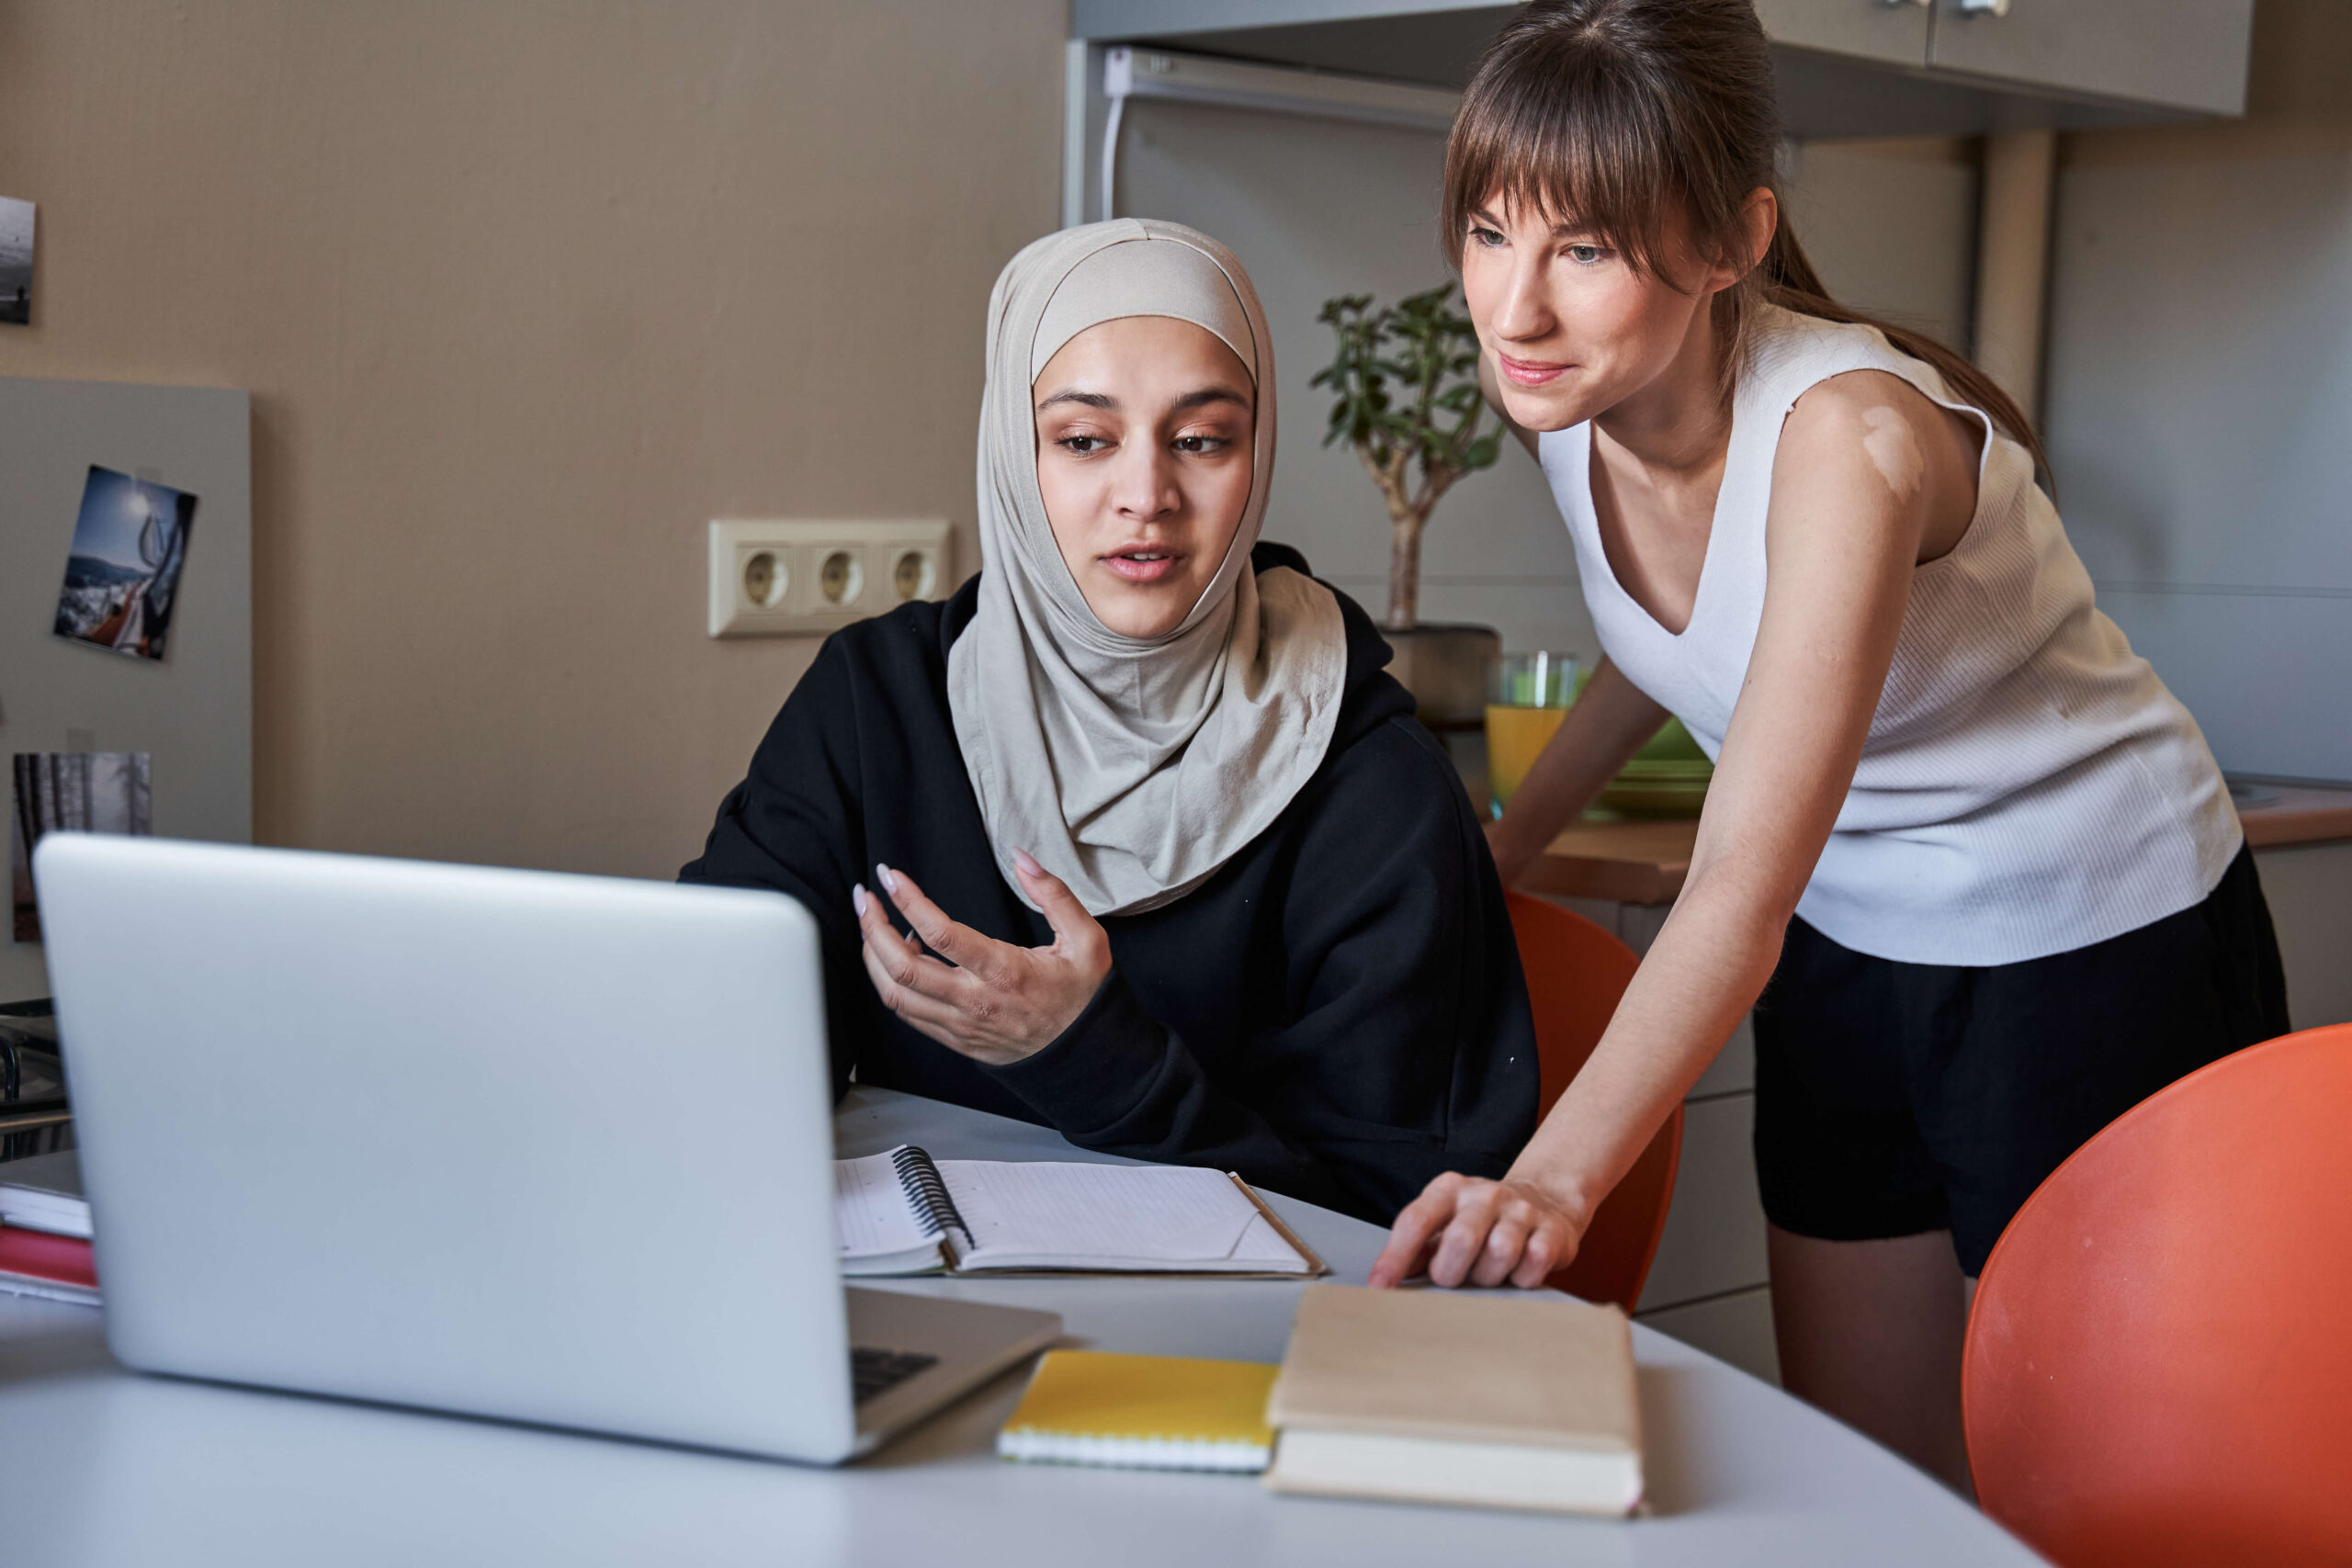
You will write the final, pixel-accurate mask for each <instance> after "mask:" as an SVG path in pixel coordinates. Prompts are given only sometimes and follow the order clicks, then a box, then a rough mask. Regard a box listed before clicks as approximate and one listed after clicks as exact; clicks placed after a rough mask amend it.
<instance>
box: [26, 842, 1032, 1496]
mask: <svg viewBox="0 0 2352 1568" xmlns="http://www.w3.org/2000/svg"><path fill="white" fill-rule="evenodd" d="M33 868H34V874H35V885H36V886H37V888H38V889H39V897H40V916H41V926H42V931H43V932H44V934H45V936H46V939H47V942H48V949H49V952H48V956H49V970H50V976H51V984H52V986H53V987H54V989H55V992H56V1000H57V1012H58V1022H59V1026H60V1030H61V1034H62V1040H63V1044H64V1053H65V1059H66V1074H67V1080H68V1087H69V1089H70V1092H71V1095H72V1100H73V1106H74V1119H75V1131H76V1137H77V1140H78V1142H79V1143H80V1145H81V1161H82V1174H83V1180H84V1183H85V1188H86V1190H87V1192H88V1195H89V1199H90V1202H91V1206H92V1209H93V1211H94V1215H95V1220H96V1231H97V1234H96V1247H97V1269H98V1277H99V1280H100V1282H101V1286H102V1288H103V1290H104V1292H105V1296H106V1326H107V1343H108V1344H109V1345H110V1346H111V1348H113V1350H114V1353H115V1356H116V1357H117V1359H119V1360H121V1361H122V1362H123V1363H124V1364H125V1365H127V1366H130V1367H134V1368H139V1369H141V1370H144V1371H158V1372H175V1373H181V1374H185V1375H187V1376H191V1377H200V1378H213V1379H220V1380H224V1381H228V1382H243V1383H261V1384H266V1385H270V1386H274V1387H279V1388H289V1389H300V1390H303V1391H306V1392H309V1393H329V1394H341V1395H347V1396H351V1397H355V1398H360V1399H368V1400H378V1401H382V1402H385V1403H389V1404H406V1405H421V1406H425V1407H428V1408H434V1409H441V1410H452V1411H464V1412H469V1413H472V1414H478V1415H483V1416H502V1417H506V1418H510V1419H515V1420H522V1421H530V1422H538V1423H545V1424H548V1425H552V1426H559V1427H580V1428H585V1429H589V1430H593V1431H599V1432H611V1433H618V1434H623V1435H627V1436H630V1437H639V1438H656V1439H660V1440H663V1441H669V1442H677V1443H687V1444H694V1445H696V1446H701V1447H707V1448H715V1449H726V1450H736V1451H740V1452H745V1453H753V1454H762V1455H768V1456H773V1457H776V1458H783V1459H794V1460H808V1461H820V1462H831V1461H839V1460H842V1459H846V1458H848V1457H850V1456H852V1455H854V1454H857V1453H861V1452H863V1451H865V1450H867V1449H870V1448H872V1447H873V1446H874V1445H875V1444H876V1443H877V1442H879V1441H880V1440H881V1439H882V1438H885V1437H886V1436H888V1434H890V1433H891V1432H893V1431H895V1430H897V1429H898V1428H900V1427H904V1426H906V1425H907V1424H908V1423H910V1422H912V1421H914V1420H916V1419H918V1418H919V1417H921V1416H924V1415H926V1414H928V1413H930V1412H931V1411H932V1410H933V1409H936V1408H937V1407H938V1406H939V1405H941V1404H944V1403H946V1402H947V1401H949V1400H951V1399H954V1398H955V1397H956V1396H957V1395H959V1394H961V1393H965V1392H966V1391H967V1390H969V1389H971V1388H973V1387H975V1386H977V1385H978V1384H979V1383H980V1382H984V1381H985V1380H987V1379H988V1378H989V1377H991V1376H993V1375H994V1374H996V1373H997V1372H999V1371H1003V1370H1004V1369H1005V1368H1007V1367H1009V1366H1011V1365H1012V1364H1013V1363H1014V1362H1016V1361H1018V1360H1019V1359H1022V1358H1023V1357H1025V1356H1027V1355H1029V1354H1030V1353H1032V1352H1033V1351H1035V1350H1036V1349H1038V1348H1041V1347H1043V1346H1044V1345H1045V1344H1046V1343H1047V1342H1048V1341H1049V1340H1050V1339H1052V1338H1053V1337H1055V1335H1057V1333H1058V1332H1059V1330H1060V1320H1059V1319H1058V1318H1057V1317H1056V1316H1055V1315H1054V1314H1050V1313H1039V1312H1022V1311H1016V1310H1012V1309H1010V1308H1003V1307H990V1306H983V1305H979V1304H977V1303H961V1302H943V1301H935V1300H931V1299H928V1298H925V1297H922V1296H914V1295H908V1294H902V1293H891V1292H878V1291H848V1292H844V1291H843V1290H842V1282H841V1276H840V1271H839V1265H838V1262H837V1248H836V1243H835V1240H834V1231H833V1167H832V1122H831V1086H830V1081H829V1074H828V1069H827V1066H826V1060H827V1053H826V1044H825V1021H824V1004H823V981H822V977H821V974H820V964H819V957H818V942H817V930H816V924H815V922H814V921H813V920H811V919H809V915H808V913H807V911H805V910H803V909H802V908H800V907H799V906H798V905H797V904H796V903H794V902H793V901H792V900H790V899H789V898H786V897H783V896H782V895H780V894H774V893H759V892H749V891H743V890H738V889H729V888H710V887H673V886H663V885H661V884H657V883H647V882H629V881H622V880H618V879H613V878H605V877H592V876H567V875H559V874H552V873H543V872H521V871H500V870H492V869H489V868H485V867H478V866H455V865H435V864H430V863H423V862H413V861H391V860H373V859H366V858H361V857H357V856H350V855H326V854H309V853H298V852H289V851H282V850H256V849H244V848H236V847H230V846H226V845H218V844H194V843H181V842H175V841H172V840H159V839H132V838H113V837H98V836H92V835H87V834H77V833H54V834H51V835H49V836H48V837H46V838H44V839H43V840H41V841H40V846H39V848H38V849H37V850H36V852H35V853H34V857H33Z"/></svg>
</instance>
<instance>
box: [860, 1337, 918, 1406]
mask: <svg viewBox="0 0 2352 1568" xmlns="http://www.w3.org/2000/svg"><path fill="white" fill-rule="evenodd" d="M937 1365H939V1358H938V1357H936V1356H926V1355H924V1354H923V1353H922V1351H920V1350H884V1349H880V1348H876V1347H875V1346H872V1345H853V1346H851V1347H850V1348H849V1385H850V1396H851V1398H852V1399H853V1400H854V1401H855V1403H857V1404H865V1402H866V1401H867V1400H869V1399H872V1398H873V1397H874V1396H875V1395H876V1394H877V1393H887V1392H888V1391H889V1390H891V1389H894V1388H896V1387H898V1386H899V1384H900V1383H902V1382H906V1381H907V1380H908V1379H909V1378H910V1377H912V1376H914V1375H915V1374H916V1373H917V1372H920V1371H923V1370H924V1369H926V1368H929V1367H935V1366H937Z"/></svg>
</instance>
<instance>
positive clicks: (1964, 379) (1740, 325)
mask: <svg viewBox="0 0 2352 1568" xmlns="http://www.w3.org/2000/svg"><path fill="white" fill-rule="evenodd" d="M1780 142H1781V117H1780V106H1779V104H1778V102H1777V101H1776V100H1775V98H1774V96H1773V90H1772V62H1771V57H1770V54H1768V53H1767V52H1766V50H1765V43H1764V28H1763V24H1762V23H1760V22H1758V20H1757V18H1756V11H1755V7H1754V6H1752V5H1751V4H1750V3H1749V0H1534V3H1533V4H1532V5H1530V6H1526V7H1525V8H1524V9H1523V10H1521V12H1520V13H1519V15H1518V16H1516V17H1513V18H1512V19H1511V20H1510V23H1508V24H1507V25H1506V26H1505V27H1504V28H1503V30H1502V31H1501V32H1500V33H1499V34H1498V35H1497V37H1496V39H1495V41H1494V42H1493V43H1492V44H1490V45H1488V46H1487V52H1486V54H1485V55H1484V57H1482V58H1481V59H1480V61H1479V62H1478V71H1477V74H1476V75H1475V76H1474V77H1472V78H1471V81H1470V88H1469V91H1468V92H1467V93H1466V94H1464V96H1463V100H1462V112H1461V113H1460V115H1458V116H1457V117H1456V118H1455V119H1454V122H1453V134H1452V136H1451V137H1449V138H1448V139H1447V141H1446V147H1445V209H1444V221H1445V228H1446V233H1447V239H1446V242H1445V243H1446V247H1447V254H1448V255H1449V256H1450V257H1451V259H1452V260H1453V262H1454V263H1455V264H1456V265H1459V264H1460V262H1461V259H1462V246H1463V244H1464V241H1465V240H1466V239H1467V237H1468V234H1469V229H1470V214H1471V211H1472V209H1475V208H1476V207H1478V206H1479V205H1481V204H1482V203H1484V202H1487V201H1489V200H1494V199H1500V200H1502V201H1503V202H1505V203H1506V204H1507V205H1509V206H1511V207H1513V208H1518V209H1526V210H1532V211H1536V212H1543V213H1547V214H1550V215H1552V216H1553V217H1555V218H1558V219H1573V220H1575V221H1576V222H1577V223H1578V224H1580V225H1583V226H1585V227H1588V228H1589V229H1590V230H1591V231H1592V232H1593V233H1594V235H1595V236H1596V237H1597V238H1600V239H1601V240H1603V241H1605V242H1606V243H1608V244H1609V245H1610V246H1611V247H1612V248H1613V249H1616V250H1618V251H1620V252H1622V253H1623V255H1624V256H1625V258H1626V260H1627V262H1628V263H1629V264H1631V265H1633V266H1634V267H1635V268H1636V269H1637V270H1641V271H1646V272H1653V273H1656V274H1657V276H1661V277H1665V278H1667V279H1668V281H1669V282H1672V281H1673V275H1672V273H1671V272H1670V271H1669V270H1668V267H1667V265H1665V264H1666V261H1667V252H1666V246H1667V236H1668V220H1670V218H1671V217H1672V215H1673V214H1674V212H1675V211H1676V209H1678V208H1679V210H1680V212H1681V214H1682V215H1683V216H1684V218H1686V219H1687V220H1688V222H1689V226H1690V227H1689V237H1690V240H1691V244H1692V246H1693V247H1694V248H1695V249H1696V250H1697V251H1698V253H1699V254H1702V255H1726V254H1736V252H1737V251H1738V249H1739V248H1740V247H1741V246H1742V245H1744V244H1745V243H1746V240H1745V232H1744V225H1743V223H1742V218H1741V215H1742V211H1743V209H1744V206H1745V204H1746V202H1747V196H1748V193H1749V192H1751V191H1753V190H1755V189H1757V188H1758V186H1761V187H1763V188H1765V189H1768V190H1770V191H1771V192H1772V194H1773V196H1774V197H1776V198H1778V197H1781V181H1780V176H1779V171H1778V168H1777V167H1776V164H1775V154H1776V153H1777V152H1779V149H1780ZM1758 300H1762V301H1766V302H1768V303H1770V304H1774V305H1779V306H1781V307H1783V308H1785V309H1787V310H1794V311H1796V312H1798V313H1799V314H1801V315H1806V316H1818V317H1820V318H1822V319H1824V320H1826V321H1850V322H1859V323H1860V324H1862V325H1865V326H1871V327H1876V328H1877V329H1878V330H1879V331H1881V332H1883V333H1885V334H1886V336H1887V341H1888V342H1890V343H1892V344H1894V346H1895V347H1896V348H1898V349H1900V350H1902V351H1903V352H1904V353H1905V354H1907V355H1911V356H1912V357H1913V358H1915V359H1921V360H1925V361H1926V362H1927V363H1928V364H1929V365H1932V366H1934V367H1936V369H1937V370H1938V371H1939V372H1940V373H1941V374H1942V376H1943V378H1944V380H1945V382H1946V383H1947V384H1949V385H1950V386H1951V389H1952V390H1953V391H1954V392H1955V393H1956V394H1958V396H1959V397H1960V399H1961V400H1962V401H1965V402H1968V403H1971V404H1973V405H1974V406H1975V407H1977V408H1980V409H1982V410H1984V411H1985V413H1987V414H1989V415H1990V416H1992V419H1993V422H1994V423H1996V424H1997V425H1999V426H2001V428H2003V429H2004V430H2006V431H2007V432H2008V433H2009V434H2011V435H2012V436H2014V437H2016V438H2017V439H2018V441H2019V442H2021V443H2023V444H2024V445H2025V446H2027V447H2028V448H2030V450H2031V451H2032V453H2033V457H2034V461H2035V463H2036V464H2037V465H2038V466H2040V467H2041V468H2044V469H2045V470H2046V469H2047V468H2048V467H2049V465H2048V462H2047V460H2046V458H2045V457H2044V456H2043V454H2042V450H2041V440H2040V438H2039V437H2038V436H2036V435H2035V434H2034V430H2033V425H2032V423H2031V422H2030V421H2029V420H2028V419H2027V418H2026V416H2025V412H2024V411H2023V410H2021V409H2019V408H2018V405H2017V402H2016V400H2014V399H2012V398H2011V397H2010V396H2009V395H2008V394H2007V392H2004V391H2003V390H2001V389H2000V387H1999V386H1998V385H1996V383H1995V382H1994V380H1993V378H1991V377H1989V376H1987V375H1985V372H1983V371H1982V370H1979V369H1978V368H1977V367H1975V366H1973V365H1972V364H1970V363H1969V362H1968V361H1967V360H1966V359H1964V358H1962V356H1961V355H1958V354H1956V353H1954V352H1953V351H1952V350H1951V349H1949V348H1947V347H1945V346H1944V345H1943V344H1940V343H1938V342H1937V341H1936V340H1935V339H1933V338H1931V337H1928V336H1927V335H1925V334H1924V333H1916V332H1912V331H1910V330H1909V329H1907V328H1905V327H1898V326H1894V325H1893V324H1891V323H1889V322H1886V321H1879V320H1877V319H1876V318H1874V317H1871V316H1866V315H1864V314H1863V313H1862V312H1860V310H1851V309H1849V308H1848V307H1847V306H1844V305H1840V304H1839V303H1838V301H1837V300H1835V299H1831V298H1830V297H1829V291H1828V289H1827V288H1824V287H1823V285H1822V282H1821V275H1820V274H1818V273H1816V272H1815V271H1814V269H1813V263H1812V262H1811V261H1809V260H1807V259H1806V257H1805V254H1804V247H1803V246H1801V245H1799V244H1798V243H1797V237H1796V234H1795V233H1794V231H1792V230H1791V228H1790V226H1789V217H1788V208H1787V204H1786V203H1785V201H1783V202H1782V204H1781V219H1780V224H1779V227H1777V228H1776V229H1775V230H1774V231H1773V232H1772V243H1771V245H1770V248H1769V249H1768V250H1767V251H1766V252H1765V254H1764V259H1763V261H1762V262H1761V263H1759V264H1758V265H1757V266H1756V267H1754V268H1753V269H1752V270H1750V271H1749V272H1748V273H1747V276H1744V277H1742V278H1741V279H1740V281H1739V282H1737V283H1736V284H1734V285H1733V286H1732V287H1731V288H1726V289H1724V291H1723V292H1721V293H1720V294H1718V295H1716V296H1715V303H1714V311H1715V325H1716V328H1717V330H1718V332H1719V333H1721V334H1722V337H1723V340H1724V344H1725V357H1724V380H1725V385H1726V387H1728V386H1729V384H1730V382H1731V379H1732V378H1734V377H1735V376H1736V375H1737V373H1738V367H1740V365H1741V364H1742V363H1743V361H1744V358H1745V355H1746V351H1747V344H1748V342H1749V337H1750V334H1751V333H1752V331H1753V328H1754V321H1755V315H1756V309H1755V308H1756V304H1757V302H1758Z"/></svg>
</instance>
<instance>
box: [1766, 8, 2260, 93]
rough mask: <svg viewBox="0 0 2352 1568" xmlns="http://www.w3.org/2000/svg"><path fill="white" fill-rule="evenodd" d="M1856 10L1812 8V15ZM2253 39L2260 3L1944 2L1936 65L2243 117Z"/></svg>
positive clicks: (1934, 45)
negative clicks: (1822, 11)
mask: <svg viewBox="0 0 2352 1568" xmlns="http://www.w3.org/2000/svg"><path fill="white" fill-rule="evenodd" d="M1775 3H1779V0H1775ZM1846 3H1849V0H1808V4H1807V5H1806V6H1804V8H1812V6H1813V5H1815V4H1819V5H1824V6H1837V5H1842V4H1846ZM1902 8H1903V9H1905V10H1910V9H1912V8H1913V7H1911V6H1907V5H1906V6H1903V7H1902ZM2253 32H2254V0H2008V4H2007V6H2006V8H2004V9H1999V10H1996V8H1994V7H1993V6H1986V5H1982V4H1972V0H1937V9H1936V15H1935V27H1934V28H1933V30H1932V33H1931V35H1930V38H1929V41H1928V65H1930V66H1931V67H1933V68H1934V69H1936V70H1937V71H1939V72H1962V73H1967V74H1969V75H1972V76H1978V77H1985V78H1989V79H1991V80H1995V81H1998V82H2003V83H2013V84H2019V85H2030V86H2034V87H2043V88H2048V89H2050V90H2052V91H2053V92H2062V93H2083V94H2091V95H2096V96H2100V97H2107V98H2122V99H2129V100H2131V101H2132V102H2135V103H2148V104H2165V105H2170V106H2173V107H2179V108H2186V109H2195V110H2201V111H2203V112H2205V113H2208V114H2227V115H2234V114H2242V113H2244V112H2245V67H2246V51H2247V46H2248V43H2249V42H2250V40H2251V39H2252V37H2253Z"/></svg>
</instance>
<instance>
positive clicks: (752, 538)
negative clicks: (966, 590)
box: [710, 519, 955, 637]
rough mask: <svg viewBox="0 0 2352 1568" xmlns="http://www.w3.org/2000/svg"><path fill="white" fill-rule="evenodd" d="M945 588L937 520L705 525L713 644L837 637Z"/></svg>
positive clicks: (943, 544) (941, 528) (943, 541)
mask: <svg viewBox="0 0 2352 1568" xmlns="http://www.w3.org/2000/svg"><path fill="white" fill-rule="evenodd" d="M954 581H955V580H954V578H952V577H951V576H950V575H949V573H948V566H947V525H946V523H945V522H944V521H941V520H939V519H918V520H914V521H910V522H903V523H873V522H797V521H796V522H775V523H713V524H712V525H710V635H711V636H713V637H801V636H806V635H808V634H809V633H812V632H831V631H839V630H840V629H841V628H842V627H843V626H848V625H849V624H850V623H851V622H853V621H858V620H863V619H865V617H866V616H868V615H880V614H882V613H883V612H884V611H886V610H893V609H896V608H898V606H899V605H900V604H906V603H908V602H909V601H910V600H915V599H933V598H936V597H938V596H939V595H940V594H941V593H943V592H946V590H947V589H948V588H949V587H951V586H952V585H953V583H954Z"/></svg>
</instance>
